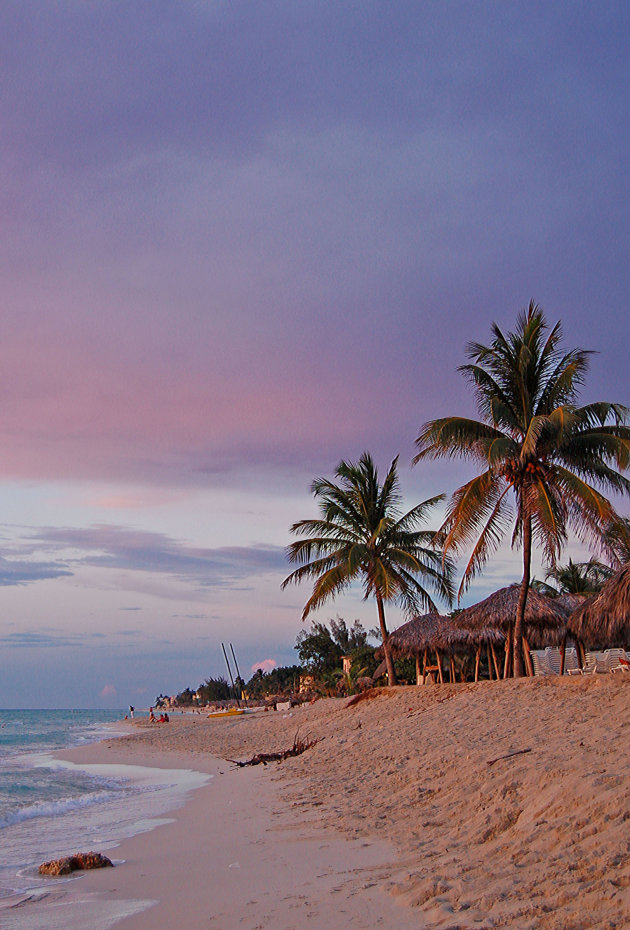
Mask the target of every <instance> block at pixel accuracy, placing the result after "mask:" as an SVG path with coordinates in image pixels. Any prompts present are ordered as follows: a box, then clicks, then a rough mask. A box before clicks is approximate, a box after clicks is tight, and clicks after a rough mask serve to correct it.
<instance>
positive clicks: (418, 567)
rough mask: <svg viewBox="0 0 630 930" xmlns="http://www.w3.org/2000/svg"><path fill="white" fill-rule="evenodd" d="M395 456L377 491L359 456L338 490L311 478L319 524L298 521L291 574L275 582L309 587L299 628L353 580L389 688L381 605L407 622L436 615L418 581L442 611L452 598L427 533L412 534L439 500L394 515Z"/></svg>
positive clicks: (367, 459)
mask: <svg viewBox="0 0 630 930" xmlns="http://www.w3.org/2000/svg"><path fill="white" fill-rule="evenodd" d="M397 465H398V456H397V457H396V458H395V459H394V461H393V462H392V464H391V466H390V468H389V471H388V473H387V476H386V478H385V480H384V482H383V484H382V485H381V484H379V479H378V472H377V469H376V466H375V464H374V461H373V459H372V457H371V456H370V455H369V454H368V453H367V452H364V453H363V455H362V456H361V458H360V459H359V461H358V462H356V463H352V462H341V463H340V464H339V466H338V467H337V470H336V472H335V476H336V478H337V479H338V482H337V483H335V482H334V481H329V480H327V479H325V478H316V479H315V481H313V483H312V485H311V491H312V492H313V495H314V496H315V498H316V499H317V500H318V502H319V511H320V517H319V519H315V520H300V521H299V522H298V523H294V524H293V526H292V527H291V532H292V533H294V534H296V535H297V536H302V537H304V538H303V539H300V540H298V541H297V542H294V543H291V545H290V546H289V547H288V549H287V555H288V558H289V561H290V562H294V563H298V564H299V568H296V569H295V571H293V572H292V573H291V574H290V575H289V576H288V577H287V578H285V580H284V581H283V582H282V587H283V588H285V587H286V586H287V585H288V584H292V583H298V582H300V581H302V580H304V579H305V578H313V579H315V582H314V585H313V592H312V594H311V597H310V598H309V600H308V601H307V603H306V606H305V607H304V610H303V611H302V620H305V619H306V617H308V615H309V614H310V613H311V611H312V610H315V609H316V608H318V607H321V606H322V605H323V604H325V603H326V602H327V601H329V600H331V599H333V598H334V597H336V595H337V594H339V593H341V592H342V591H344V590H345V589H346V588H348V587H349V586H350V585H351V584H352V582H354V581H355V580H359V579H360V580H361V581H362V584H363V590H364V597H365V599H366V600H367V599H368V598H369V597H374V598H375V600H376V605H377V608H378V620H379V626H380V632H381V637H382V640H383V650H384V652H385V658H386V662H387V674H388V676H389V681H390V684H395V683H396V674H395V672H394V664H393V661H392V656H391V652H390V649H389V645H388V638H389V633H388V631H387V625H386V622H385V604H386V603H395V604H399V605H400V606H401V607H402V609H403V611H404V613H405V614H407V615H413V614H415V613H420V612H422V611H426V610H436V607H435V604H434V602H433V600H432V599H431V596H430V595H429V593H428V592H427V590H426V588H425V587H423V584H422V583H421V582H420V581H419V580H418V577H417V576H420V577H421V578H422V580H423V581H424V582H425V583H428V585H429V586H430V587H431V588H432V589H433V590H434V591H435V592H437V594H439V595H440V596H441V597H443V598H445V599H446V600H447V601H448V602H449V603H450V602H451V601H452V597H453V587H452V582H451V574H452V570H453V566H452V563H451V561H450V559H449V558H447V557H445V555H444V553H443V552H442V551H441V550H440V549H434V548H431V546H432V544H433V540H434V539H435V538H436V533H435V531H432V530H423V529H420V528H419V527H420V525H421V524H422V523H423V521H424V519H425V517H426V515H427V513H428V512H429V510H431V508H432V507H433V506H434V505H435V504H437V503H438V502H439V501H441V500H444V495H443V494H441V495H439V496H438V497H433V498H431V499H429V500H426V501H424V502H423V503H422V504H418V505H417V506H416V507H413V508H412V509H411V510H410V511H409V512H408V513H406V514H404V515H401V513H400V510H399V504H400V491H399V481H398V472H397Z"/></svg>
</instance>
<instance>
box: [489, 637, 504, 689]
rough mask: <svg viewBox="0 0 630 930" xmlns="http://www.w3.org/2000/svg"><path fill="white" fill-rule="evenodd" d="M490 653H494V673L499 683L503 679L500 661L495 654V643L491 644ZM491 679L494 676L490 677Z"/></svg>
mask: <svg viewBox="0 0 630 930" xmlns="http://www.w3.org/2000/svg"><path fill="white" fill-rule="evenodd" d="M490 651H491V653H492V662H493V663H494V671H495V673H496V676H497V681H499V679H500V678H501V675H500V674H499V660H498V659H497V654H496V652H495V648H494V643H490ZM488 664H489V663H488ZM490 678H492V675H490Z"/></svg>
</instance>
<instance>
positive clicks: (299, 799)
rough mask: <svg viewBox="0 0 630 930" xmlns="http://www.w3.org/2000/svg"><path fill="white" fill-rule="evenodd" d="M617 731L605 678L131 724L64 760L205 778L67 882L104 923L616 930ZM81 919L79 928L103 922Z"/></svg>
mask: <svg viewBox="0 0 630 930" xmlns="http://www.w3.org/2000/svg"><path fill="white" fill-rule="evenodd" d="M298 729H299V733H300V735H301V736H308V737H311V738H314V739H318V740H319V742H318V743H317V745H315V746H314V747H313V748H311V749H310V750H308V751H307V752H305V753H304V754H303V755H301V756H299V757H297V758H292V759H288V760H286V761H285V762H283V763H281V764H277V763H273V764H270V765H268V766H265V767H264V766H257V767H255V768H247V769H237V768H236V767H234V766H233V765H231V764H230V763H229V762H226V761H224V760H226V759H241V760H243V759H246V758H249V757H250V756H252V755H253V754H254V753H256V752H260V751H277V750H281V749H285V748H288V747H289V746H290V745H291V744H292V742H293V738H294V736H295V734H296V731H298ZM629 734H630V676H621V675H617V676H612V675H606V676H604V675H602V676H593V677H590V678H586V677H584V678H580V677H575V678H564V679H558V678H555V679H553V678H547V679H545V678H540V679H525V680H516V681H515V680H512V681H506V682H492V683H490V682H483V683H479V684H477V685H444V686H426V687H417V688H396V689H382V690H379V691H377V692H375V693H374V696H373V697H371V698H368V699H365V700H362V701H360V702H358V703H357V704H355V705H354V706H348V700H347V699H327V700H321V701H317V702H316V703H314V704H312V705H307V706H304V707H302V708H295V709H294V710H292V711H291V712H290V713H286V712H285V713H282V712H275V713H274V712H269V713H258V714H255V715H252V716H247V717H241V718H236V719H221V720H208V719H207V718H205V717H203V716H196V715H195V716H192V715H189V716H179V715H174V716H173V718H172V721H171V723H170V724H167V725H150V724H148V723H147V722H145V721H136V722H135V724H134V733H133V734H131V735H128V736H123V737H120V738H117V739H112V740H107V741H105V742H103V743H100V744H97V745H94V746H92V747H89V748H82V749H80V750H78V749H77V750H72V751H71V752H68V753H66V754H65V756H66V758H69V759H72V760H74V761H80V762H82V763H87V762H91V761H99V762H102V761H109V762H111V763H120V762H125V763H134V764H138V765H140V764H142V765H149V766H157V767H160V768H182V767H184V768H189V769H193V770H196V771H204V772H208V773H210V774H212V776H213V777H212V779H211V780H210V782H209V783H208V784H207V785H205V786H204V787H202V788H199V789H197V790H196V791H194V792H192V793H191V795H190V797H189V801H188V803H187V804H186V805H185V806H184V807H183V808H182V809H180V810H178V811H175V812H174V813H173V820H172V821H171V822H170V823H167V824H165V825H163V826H160V827H158V828H156V829H154V830H153V831H151V832H150V833H145V834H142V835H139V836H136V837H133V838H132V839H129V840H126V841H124V842H123V843H122V844H121V846H120V847H118V848H117V849H116V850H115V851H114V853H113V855H114V857H115V858H116V859H122V860H124V864H122V865H119V866H118V867H117V868H115V869H114V870H105V871H103V872H98V873H90V874H87V875H86V876H85V877H84V878H82V879H81V880H80V881H79V882H76V883H74V886H75V887H74V888H73V890H72V894H73V895H81V896H82V898H83V899H84V900H85V902H86V905H87V904H89V906H90V908H91V913H93V914H94V915H97V914H98V904H99V902H108V905H109V906H110V909H111V905H112V902H117V906H118V908H119V917H120V919H119V920H117V922H116V924H115V926H116V927H117V928H120V930H145V928H147V930H148V928H151V930H167V928H172V927H174V926H181V927H183V928H186V930H202V928H203V930H215V928H221V930H229V928H232V927H239V928H243V930H259V928H267V927H272V926H273V927H274V928H280V930H282V928H285V930H290V928H297V927H306V928H312V930H319V928H322V930H323V928H331V927H335V926H349V927H356V928H361V930H368V928H372V927H394V926H395V927H400V928H402V930H406V928H407V927H409V928H411V927H416V928H448V930H455V928H462V930H464V928H466V930H468V928H491V927H511V928H517V930H528V928H531V930H534V928H536V930H587V928H608V930H622V928H626V927H628V926H629V925H630V748H629V741H628V735H629ZM62 903H63V902H62V901H61V900H60V905H61V904H62ZM34 907H35V905H32V906H31V907H30V909H29V912H30V917H29V921H30V919H31V918H33V919H36V916H35V917H34V910H33V908H34ZM26 911H27V909H26V908H25V909H24V911H23V914H26ZM94 920H95V921H96V923H91V924H90V926H91V930H95V928H96V926H97V925H98V926H105V923H100V924H99V923H98V921H97V920H96V916H95V918H94ZM103 920H104V918H103ZM15 926H16V927H20V928H22V927H26V926H27V924H26V923H24V922H23V923H17V924H15ZM28 926H29V928H30V926H33V927H37V926H40V925H38V924H37V923H36V922H35V923H32V924H31V923H30V922H29V923H28ZM66 926H68V927H69V925H66Z"/></svg>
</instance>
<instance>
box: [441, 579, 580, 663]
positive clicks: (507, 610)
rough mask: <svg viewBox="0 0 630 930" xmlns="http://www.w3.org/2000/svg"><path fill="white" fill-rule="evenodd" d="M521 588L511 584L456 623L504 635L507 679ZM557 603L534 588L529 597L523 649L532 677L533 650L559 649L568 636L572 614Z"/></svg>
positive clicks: (467, 609) (475, 606)
mask: <svg viewBox="0 0 630 930" xmlns="http://www.w3.org/2000/svg"><path fill="white" fill-rule="evenodd" d="M520 587H521V586H520V584H512V585H508V586H507V587H505V588H500V589H499V590H498V591H495V592H494V594H491V595H490V596H489V597H487V598H485V600H483V601H480V602H479V603H478V604H474V605H473V606H472V607H466V608H465V609H464V610H462V611H461V612H460V613H459V614H457V616H456V617H455V618H454V622H455V623H456V624H457V626H458V627H461V629H463V630H468V631H474V630H477V631H479V630H483V629H487V628H488V627H491V628H493V629H496V630H500V631H501V633H503V635H504V637H505V661H504V665H503V677H504V678H506V677H507V675H508V672H509V660H510V652H511V649H510V645H511V641H512V634H513V630H514V620H515V617H516V610H517V607H518V599H519V595H520ZM558 600H559V599H558V598H550V597H547V596H546V595H544V594H540V593H539V592H538V591H536V590H535V589H534V588H530V589H529V592H528V594H527V604H526V606H525V626H524V637H523V646H524V652H525V663H526V665H527V669H528V672H529V674H530V675H533V673H534V669H533V666H532V659H531V656H530V654H529V650H530V647H534V648H543V647H544V646H556V645H558V644H559V643H560V642H562V639H563V637H564V635H565V632H566V626H567V619H568V616H569V612H568V610H567V609H566V608H565V607H563V606H562V604H560V603H558ZM497 671H498V670H497Z"/></svg>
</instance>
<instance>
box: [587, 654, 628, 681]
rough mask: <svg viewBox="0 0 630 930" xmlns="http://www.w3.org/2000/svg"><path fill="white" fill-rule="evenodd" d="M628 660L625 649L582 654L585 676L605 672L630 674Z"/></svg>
mask: <svg viewBox="0 0 630 930" xmlns="http://www.w3.org/2000/svg"><path fill="white" fill-rule="evenodd" d="M629 662H630V658H629V657H628V655H627V653H626V651H625V649H604V650H601V651H597V652H585V653H584V668H583V672H584V674H585V675H594V674H597V673H607V672H613V673H617V672H630V664H628V663H629Z"/></svg>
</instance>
